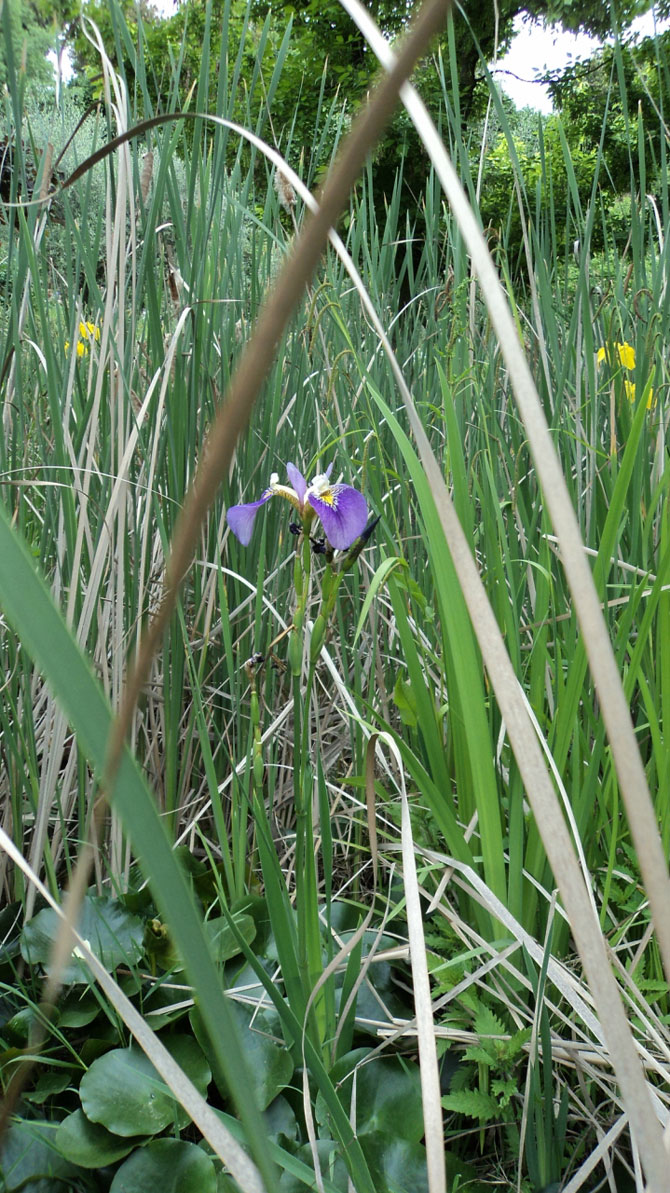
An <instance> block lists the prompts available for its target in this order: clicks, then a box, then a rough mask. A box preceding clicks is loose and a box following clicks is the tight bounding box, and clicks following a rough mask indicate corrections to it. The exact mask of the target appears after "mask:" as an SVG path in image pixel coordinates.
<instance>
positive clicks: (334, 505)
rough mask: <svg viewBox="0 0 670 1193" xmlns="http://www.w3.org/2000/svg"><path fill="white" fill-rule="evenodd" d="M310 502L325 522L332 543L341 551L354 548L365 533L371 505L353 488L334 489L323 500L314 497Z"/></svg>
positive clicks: (323, 496) (334, 487) (309, 499)
mask: <svg viewBox="0 0 670 1193" xmlns="http://www.w3.org/2000/svg"><path fill="white" fill-rule="evenodd" d="M308 501H309V504H310V505H311V507H312V509H313V510H314V512H315V513H317V514H318V515H319V517H320V519H321V525H322V526H323V529H324V530H325V532H326V538H327V539H328V542H329V543H330V545H331V547H335V548H336V549H337V550H338V551H342V550H344V549H345V548H346V547H350V546H351V544H352V543H353V542H355V541H356V539H357V538H358V536H359V535H360V534H362V533H363V531H364V530H365V525H366V522H367V520H368V507H367V503H366V500H365V498H364V496H363V494H362V493H359V492H358V489H352V487H351V485H332V486H331V488H329V489H328V490H327V491H326V492H325V493H323V494H322V495H321V496H320V497H317V495H316V493H310V494H309V497H308Z"/></svg>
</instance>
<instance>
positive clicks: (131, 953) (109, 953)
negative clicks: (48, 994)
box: [21, 895, 144, 983]
mask: <svg viewBox="0 0 670 1193" xmlns="http://www.w3.org/2000/svg"><path fill="white" fill-rule="evenodd" d="M59 925H60V918H59V916H58V915H57V914H56V912H55V911H54V910H53V908H51V907H45V908H44V910H43V911H39V912H38V913H37V915H36V916H34V917H33V919H32V920H30V922H29V923H27V924H26V925H25V926H24V929H23V932H22V933H21V956H22V957H23V958H24V960H25V961H27V962H28V964H29V965H36V964H38V963H39V964H41V965H44V966H45V967H46V966H47V963H48V961H49V958H50V956H51V952H52V950H53V944H54V940H55V939H56V936H57V934H58V929H59ZM77 931H78V932H79V935H80V936H83V938H84V940H86V941H88V944H89V946H90V949H91V952H93V953H95V955H96V957H97V958H98V959H99V960H100V961H102V964H103V965H104V966H105V968H106V969H109V970H114V969H116V968H117V966H118V965H129V966H133V965H135V964H136V963H137V962H138V961H139V959H140V957H141V956H142V935H143V931H144V929H143V926H142V923H141V921H140V920H138V918H137V916H134V915H132V914H131V912H129V911H126V909H125V907H124V906H123V905H122V904H121V903H119V902H118V901H117V900H115V899H109V898H107V897H106V896H105V895H87V896H86V897H85V899H84V902H83V904H82V909H81V915H80V917H79V920H78V922H77ZM63 981H64V982H66V983H76V982H86V983H89V982H90V981H91V975H90V972H89V969H88V967H87V966H86V964H85V963H84V961H81V960H79V959H78V958H77V957H76V954H75V955H73V957H72V960H71V961H70V964H69V965H68V966H66V968H65V970H64V972H63Z"/></svg>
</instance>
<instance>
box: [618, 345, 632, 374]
mask: <svg viewBox="0 0 670 1193" xmlns="http://www.w3.org/2000/svg"><path fill="white" fill-rule="evenodd" d="M617 349H618V352H619V360H620V361H621V363H622V365H623V367H624V369H634V368H635V349H634V348H633V346H632V344H617Z"/></svg>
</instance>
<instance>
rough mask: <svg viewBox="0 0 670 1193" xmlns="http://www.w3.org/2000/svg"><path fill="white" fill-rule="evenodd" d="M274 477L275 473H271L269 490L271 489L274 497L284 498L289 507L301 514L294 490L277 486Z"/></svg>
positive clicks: (284, 486)
mask: <svg viewBox="0 0 670 1193" xmlns="http://www.w3.org/2000/svg"><path fill="white" fill-rule="evenodd" d="M276 477H277V473H276V472H273V473H272V476H271V477H270V488H271V489H272V492H273V493H274V495H275V497H285V498H286V500H287V501H290V502H291V505H292V506H294V507H295V509H297V510H298V513H302V509H301V506H300V502H299V500H298V494H297V493H296V491H295V489H291V488H290V487H289V486H288V485H280V484H278V482H277V479H276Z"/></svg>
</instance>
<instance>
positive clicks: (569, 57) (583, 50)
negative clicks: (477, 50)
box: [494, 12, 670, 112]
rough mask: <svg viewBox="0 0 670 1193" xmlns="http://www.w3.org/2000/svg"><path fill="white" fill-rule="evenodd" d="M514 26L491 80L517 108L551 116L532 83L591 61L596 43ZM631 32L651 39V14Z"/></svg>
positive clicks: (533, 25)
mask: <svg viewBox="0 0 670 1193" xmlns="http://www.w3.org/2000/svg"><path fill="white" fill-rule="evenodd" d="M515 25H516V28H517V34H516V37H515V38H514V41H513V42H512V45H511V47H510V49H509V52H508V53H507V54H506V55H505V57H504V58H501V59H500V61H499V62H498V64H497V67H498V68H497V70H496V71H495V76H494V77H495V78H496V79H497V81H498V82H499V83H500V86H501V87H502V89H503V91H505V92H506V93H507V95H509V96H510V98H511V99H513V100H514V102H515V104H516V106H517V107H518V108H523V107H526V106H528V107H531V108H537V109H538V110H539V111H541V112H550V111H551V100H550V98H549V92H548V90H547V88H546V87H545V86H543V84H542V83H538V82H536V81H534V80H536V78H537V75H542V74H544V73H545V71H547V70H556V69H559V70H560V68H561V67H565V66H569V65H572V64H573V63H575V62H578V61H580V59H584V58H588V57H590V55H591V54H593V53H594V51H595V50H597V48H598V45H599V43H598V40H597V39H596V38H594V37H589V36H588V35H587V34H585V33H579V34H575V33H564V32H563V30H562V29H561V28H560V26H553V27H552V26H549V25H546V26H545V25H543V24H542V23H541V22H540V21H528V20H527V21H524V20H523V18H521V17H517V19H516V22H515ZM668 27H670V22H668V21H664V22H661V21H659V22H657V25H656V29H657V31H658V32H659V33H660V32H661V31H662V30H663V29H667V28H668ZM631 29H632V31H634V32H635V33H636V34H637V35H638V36H640V37H649V36H651V35H652V34H653V32H654V17H653V13H652V12H648V13H646V14H645V15H644V16H643V17H638V19H637V20H636V21H634V22H633V25H632V26H631ZM507 72H509V73H507ZM515 76H517V77H515Z"/></svg>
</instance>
